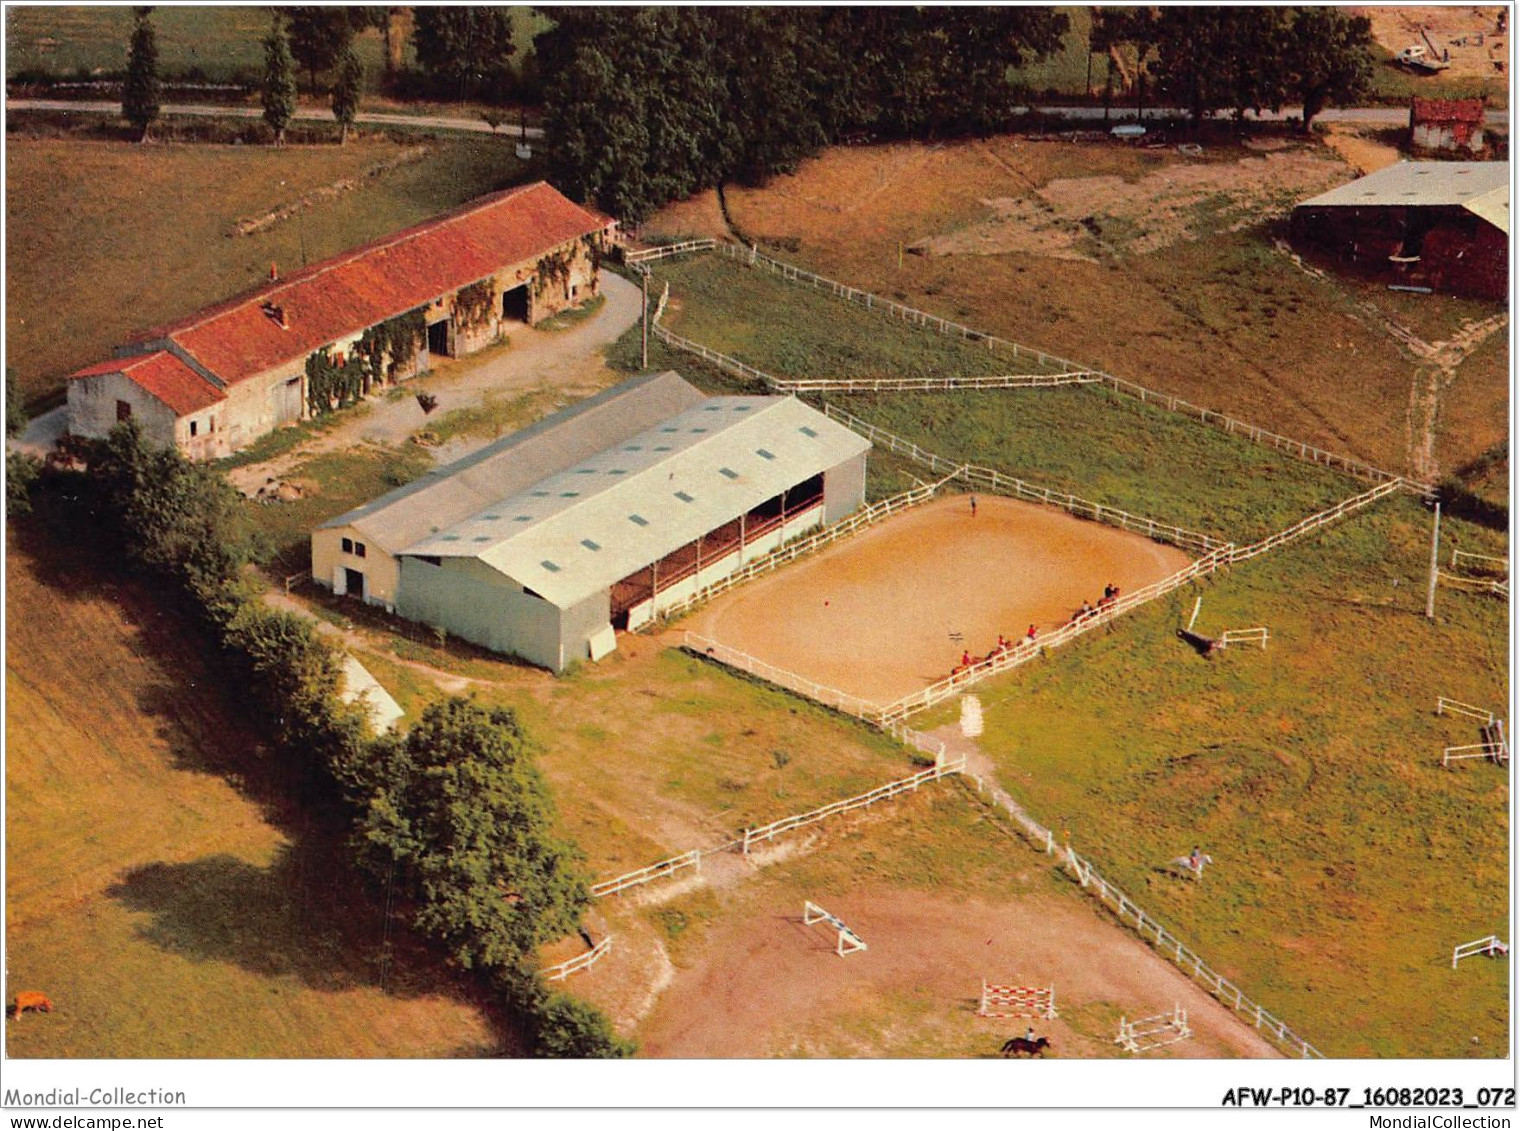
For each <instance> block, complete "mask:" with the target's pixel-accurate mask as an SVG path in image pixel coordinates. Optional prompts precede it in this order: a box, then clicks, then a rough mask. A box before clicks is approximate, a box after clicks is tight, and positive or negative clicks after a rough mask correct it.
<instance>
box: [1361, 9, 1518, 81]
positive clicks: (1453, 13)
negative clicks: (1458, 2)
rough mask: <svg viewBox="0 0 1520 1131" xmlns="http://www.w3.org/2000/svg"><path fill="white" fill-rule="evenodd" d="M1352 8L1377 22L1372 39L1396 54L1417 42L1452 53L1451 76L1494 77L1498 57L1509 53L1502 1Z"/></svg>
mask: <svg viewBox="0 0 1520 1131" xmlns="http://www.w3.org/2000/svg"><path fill="white" fill-rule="evenodd" d="M1351 10H1352V11H1353V12H1355V13H1356V14H1357V15H1360V16H1366V17H1367V18H1368V19H1370V20H1371V21H1372V38H1373V39H1375V40H1377V41H1378V43H1380V44H1382V45H1383V46H1384V47H1386V48H1388V50H1389V51H1392V52H1393V53H1394V54H1398V52H1400V51H1402V50H1404V48H1406V47H1415V46H1420V47H1424V48H1425V49H1426V50H1427V51H1429V50H1430V49H1431V48H1432V47H1434V48H1435V50H1434V52H1432V53H1433V54H1434V55H1436V56H1440V55H1441V53H1442V52H1449V53H1450V56H1451V67H1450V69H1449V70H1447V71H1445V72H1443V74H1444V76H1445V77H1448V78H1484V79H1487V78H1493V77H1494V76H1495V75H1497V74H1499V71H1497V70H1496V69H1495V67H1494V62H1495V61H1498V62H1504V61H1505V60H1506V59H1507V58H1508V46H1509V45H1508V39H1509V36H1508V34H1507V33H1506V34H1505V35H1500V36H1495V35H1494V27H1495V24H1494V16H1495V14H1496V13H1497V12H1498V11H1499V6H1498V5H1488V6H1479V5H1472V6H1463V7H1460V8H1459V7H1450V8H1438V7H1433V6H1431V7H1419V8H1402V7H1400V8H1353V9H1351ZM1422 32H1423V34H1422ZM1480 34H1481V35H1482V37H1483V42H1482V43H1479V42H1478V37H1479V35H1480ZM1464 41H1465V42H1464Z"/></svg>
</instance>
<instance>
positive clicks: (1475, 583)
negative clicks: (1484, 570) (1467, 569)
mask: <svg viewBox="0 0 1520 1131" xmlns="http://www.w3.org/2000/svg"><path fill="white" fill-rule="evenodd" d="M1436 579H1437V580H1438V581H1440V583H1441V584H1442V585H1449V586H1451V587H1452V588H1453V589H1460V590H1462V591H1463V592H1464V593H1486V594H1488V595H1489V596H1492V597H1508V596H1509V579H1508V578H1505V579H1504V580H1500V581H1496V580H1494V579H1493V578H1490V577H1461V576H1459V575H1458V574H1455V573H1447V572H1446V571H1445V570H1444V569H1438V570H1436Z"/></svg>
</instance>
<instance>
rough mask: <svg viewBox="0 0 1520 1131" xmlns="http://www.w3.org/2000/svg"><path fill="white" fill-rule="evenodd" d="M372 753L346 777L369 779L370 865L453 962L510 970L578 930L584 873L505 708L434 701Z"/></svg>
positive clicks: (365, 802)
mask: <svg viewBox="0 0 1520 1131" xmlns="http://www.w3.org/2000/svg"><path fill="white" fill-rule="evenodd" d="M369 757H370V758H371V760H372V762H371V765H370V766H368V767H367V768H366V769H365V770H364V771H363V772H356V773H354V774H352V775H351V776H350V780H351V783H352V784H353V785H355V786H360V785H361V784H362V782H363V780H364V779H366V778H367V779H368V780H369V781H370V782H371V783H372V785H371V786H370V788H369V791H368V795H367V796H364V797H361V799H360V805H361V809H362V813H361V816H360V819H359V827H360V832H361V836H362V838H363V842H364V844H365V845H366V846H367V848H368V852H369V858H370V863H371V866H372V868H373V869H374V870H375V871H376V873H377V874H379V875H383V876H386V877H387V878H388V879H391V880H393V881H394V882H395V883H396V884H397V890H398V891H399V892H400V893H401V894H402V895H403V897H404V898H406V899H408V900H409V901H410V902H412V904H413V907H414V910H413V916H412V918H413V923H414V925H415V926H416V927H417V929H418V930H419V931H421V932H422V933H423V934H426V935H431V936H433V937H434V938H437V939H439V940H441V941H443V942H444V943H445V945H446V946H447V948H448V950H449V954H450V957H451V958H452V959H453V960H454V961H455V962H456V963H457V964H459V965H460V966H462V967H465V968H467V969H470V968H483V969H492V968H498V969H499V968H510V967H512V966H514V965H516V964H519V963H520V962H522V961H523V960H524V959H525V958H526V957H527V956H528V955H530V954H531V952H532V951H533V950H534V949H535V948H536V947H538V946H539V945H540V944H541V943H543V942H546V941H548V940H550V939H556V938H560V937H562V936H564V935H565V934H568V933H569V932H570V931H572V930H574V929H575V927H576V925H577V924H578V923H579V921H580V914H581V911H582V910H583V909H584V908H585V906H586V904H587V903H588V902H589V901H590V894H589V891H588V889H587V885H586V880H585V878H584V876H583V875H582V873H581V871H580V867H579V860H578V856H577V853H576V850H575V848H574V847H573V846H572V845H571V844H569V843H567V842H565V841H562V840H560V839H559V838H558V837H557V836H556V835H555V833H554V806H553V801H552V799H551V798H550V796H549V791H548V788H547V786H546V785H545V784H544V781H543V778H542V777H541V776H540V774H539V772H538V769H537V768H536V767H535V766H534V764H533V760H532V757H531V754H530V751H529V748H528V743H527V739H526V738H525V737H524V735H523V732H522V730H521V729H520V728H519V727H518V725H517V719H516V717H515V716H514V715H513V714H512V713H511V712H510V711H506V710H502V709H500V708H496V709H492V710H490V711H486V710H485V709H484V708H481V707H479V706H477V705H475V704H474V703H472V702H470V701H469V700H466V699H459V698H453V699H449V700H447V701H445V702H443V703H436V704H433V705H432V706H430V707H428V708H427V709H426V710H425V711H424V712H423V714H422V717H421V718H420V719H419V720H418V721H417V723H416V724H415V725H414V726H413V727H412V728H411V730H410V731H408V732H407V734H406V736H405V737H404V738H396V737H393V736H392V737H385V738H381V739H379V740H377V741H376V742H375V743H374V744H373V745H372V746H371V747H370V755H369Z"/></svg>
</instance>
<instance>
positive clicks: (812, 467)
mask: <svg viewBox="0 0 1520 1131" xmlns="http://www.w3.org/2000/svg"><path fill="white" fill-rule="evenodd" d="M683 384H684V382H683ZM620 388H622V387H620ZM688 388H689V386H688ZM698 396H699V398H700V399H699V401H698V402H697V403H693V404H690V405H688V406H686V407H683V408H681V409H680V410H679V411H676V412H674V413H670V414H668V415H666V416H664V417H663V418H661V419H660V420H659V421H658V422H656V423H653V424H648V423H644V424H641V425H640V426H638V427H632V426H630V425H631V424H632V423H638V422H636V421H633V420H632V418H631V417H629V416H628V415H626V414H617V415H620V416H621V417H622V421H623V428H622V431H623V433H624V434H623V435H621V436H618V437H616V438H615V439H613V440H612V441H611V442H610V443H605V444H604V445H603V446H602V447H600V448H599V449H598V450H596V451H594V452H589V453H581V454H580V455H579V457H578V458H575V459H573V460H570V461H558V460H553V459H550V460H548V461H547V462H546V463H545V464H543V465H541V466H542V467H543V469H544V470H545V471H546V473H545V474H542V475H541V476H539V477H537V478H534V479H532V480H531V481H528V482H522V481H521V479H522V476H521V475H518V476H516V477H515V478H514V477H511V476H507V477H502V478H500V479H499V482H501V483H502V484H503V485H504V487H505V489H503V490H501V491H499V492H498V493H497V495H496V497H494V498H489V499H488V498H485V497H484V496H483V494H482V492H481V491H480V490H479V486H478V484H470V485H468V486H465V485H464V484H463V479H464V478H465V477H468V476H469V475H470V473H471V468H470V467H466V468H464V469H462V470H460V471H459V472H457V473H456V475H457V476H458V477H460V478H461V483H462V490H461V497H462V498H465V499H468V501H469V507H470V509H469V510H468V513H464V514H460V513H459V510H460V508H459V506H458V505H457V504H449V505H447V506H443V505H440V506H439V507H437V508H436V509H434V515H435V517H437V516H439V515H444V514H447V515H448V517H449V520H448V521H447V522H435V523H433V524H432V528H431V529H428V530H427V531H426V532H425V533H422V534H421V536H420V537H417V538H415V540H413V541H411V542H410V543H409V544H407V545H405V546H402V547H398V548H396V549H394V550H392V551H390V553H391V554H392V555H393V556H394V559H395V560H396V562H397V565H398V577H397V583H396V587H395V597H394V602H395V607H396V609H397V611H398V612H399V613H400V614H401V615H402V616H404V617H407V618H409V619H412V620H417V621H421V622H423V623H426V624H430V625H434V626H436V627H439V628H443V629H445V630H446V631H448V632H449V633H451V634H453V635H455V636H459V637H461V638H463V639H466V640H470V641H473V642H474V643H477V644H480V645H482V646H483V647H486V648H490V649H492V650H494V651H499V652H507V653H512V654H515V655H518V656H521V657H523V658H524V659H527V660H529V661H531V662H532V663H535V664H539V665H541V666H543V667H547V668H550V669H552V670H554V671H559V670H560V669H562V668H563V667H564V666H565V665H567V664H569V663H571V662H573V661H575V660H577V659H583V658H587V657H590V658H593V659H596V658H600V657H601V656H602V655H605V654H606V653H607V652H609V651H611V650H612V649H613V648H614V647H615V635H614V632H615V630H616V629H626V628H631V627H638V626H639V625H640V624H643V623H644V622H646V621H648V620H649V619H650V618H652V617H653V616H655V615H657V614H658V613H659V611H660V610H661V609H663V608H665V607H668V606H669V605H671V604H674V603H676V602H677V601H680V600H682V599H684V598H685V597H686V596H687V595H689V594H690V593H692V592H694V591H696V590H698V589H700V588H702V587H703V586H706V585H708V584H711V583H712V582H713V581H716V580H719V579H720V578H723V577H726V576H728V575H729V574H730V573H732V572H734V571H735V570H736V569H738V568H739V567H740V566H741V565H742V564H744V563H746V562H748V561H752V560H753V559H754V558H756V557H759V556H760V555H762V554H765V553H768V552H769V551H771V550H772V549H774V548H775V547H777V546H779V545H781V544H782V543H783V542H785V541H788V540H790V539H791V538H794V537H796V536H797V535H798V534H800V533H802V532H804V531H806V530H809V529H812V528H813V527H816V526H819V525H822V524H824V523H828V522H835V521H837V520H838V519H840V518H843V517H844V516H845V515H847V514H849V513H850V512H852V511H854V510H855V509H857V508H858V507H859V506H860V505H861V504H862V503H863V502H864V501H865V461H866V453H867V452H868V451H869V449H870V443H869V441H867V440H865V439H864V438H862V437H860V436H858V435H856V434H855V433H854V432H851V431H850V430H849V429H847V428H845V427H843V426H842V425H840V424H836V423H835V422H834V421H832V420H829V419H828V418H827V417H825V416H823V415H822V414H821V413H819V412H817V411H815V410H814V409H812V408H809V407H808V406H807V405H805V404H803V403H802V402H801V401H799V400H797V399H796V398H795V397H711V398H703V397H700V394H699V395H698ZM609 421H611V418H609ZM608 426H609V427H612V428H613V430H614V431H616V430H618V429H617V427H616V424H615V422H610V423H609V424H608ZM574 430H575V431H581V429H580V427H579V426H576V427H575V429H574ZM510 439H511V438H509V440H510ZM503 444H504V445H505V447H504V448H503V449H502V450H510V449H511V447H512V445H510V444H507V443H506V442H505V441H503ZM554 463H558V464H559V466H554V467H552V469H550V465H552V464H554ZM456 466H457V465H456ZM472 466H473V467H478V466H480V464H479V463H477V464H474V465H472ZM453 478H454V477H451V476H449V475H448V474H446V473H444V474H441V477H440V478H439V479H438V480H437V482H436V483H435V484H434V485H432V486H429V487H428V488H427V490H428V492H429V493H430V494H434V495H436V496H437V497H438V499H439V500H442V498H443V497H444V496H445V495H447V492H448V484H449V483H450V482H451V481H452V479H453ZM395 494H397V493H393V495H395ZM395 502H396V500H393V502H392V507H394V505H395ZM387 509H389V508H387V507H380V506H377V505H375V504H372V505H371V506H370V507H368V508H360V509H359V510H358V511H355V512H351V513H350V515H346V516H344V517H343V518H342V519H340V520H334V523H333V524H329V527H330V528H331V530H330V532H329V533H331V531H336V530H339V529H347V530H349V531H353V532H358V531H361V530H367V531H368V532H369V536H370V537H372V538H374V539H375V540H376V544H377V545H379V544H380V543H381V541H382V540H387V541H389V543H390V544H391V545H394V536H395V535H396V533H397V531H398V530H399V529H402V528H405V529H407V530H409V531H411V532H412V533H416V532H417V531H416V528H415V525H414V524H413V522H412V521H411V518H410V515H411V513H412V512H411V508H406V509H405V511H404V512H403V511H401V510H397V511H396V512H395V513H397V514H401V513H405V514H406V515H408V516H409V517H408V518H407V519H406V520H405V521H399V522H397V523H396V524H394V526H388V525H387V523H386V521H385V520H384V518H383V515H384V514H385V512H386V511H387ZM377 516H379V518H378V525H377ZM319 533H320V532H319ZM314 543H315V536H314ZM314 558H315V551H314Z"/></svg>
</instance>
